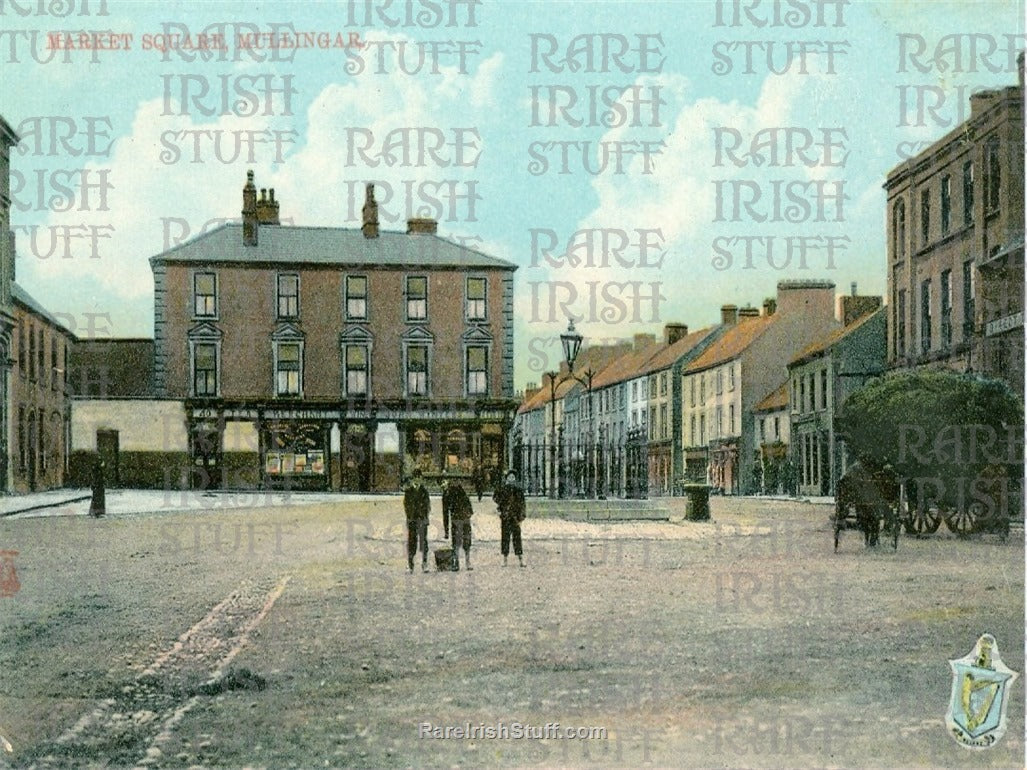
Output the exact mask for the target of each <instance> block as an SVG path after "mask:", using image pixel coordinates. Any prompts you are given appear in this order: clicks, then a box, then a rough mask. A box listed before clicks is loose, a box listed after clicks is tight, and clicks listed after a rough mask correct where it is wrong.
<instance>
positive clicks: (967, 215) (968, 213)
mask: <svg viewBox="0 0 1027 770" xmlns="http://www.w3.org/2000/svg"><path fill="white" fill-rule="evenodd" d="M973 222H974V162H973V161H972V160H968V161H965V162H964V163H963V226H964V227H969V226H970V225H972V224H973Z"/></svg>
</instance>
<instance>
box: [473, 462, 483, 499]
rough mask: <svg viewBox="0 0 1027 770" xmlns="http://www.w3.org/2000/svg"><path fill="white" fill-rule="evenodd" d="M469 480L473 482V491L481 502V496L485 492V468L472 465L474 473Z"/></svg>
mask: <svg viewBox="0 0 1027 770" xmlns="http://www.w3.org/2000/svg"><path fill="white" fill-rule="evenodd" d="M471 482H472V483H473V484H474V492H475V494H476V495H478V502H479V503H480V502H481V496H482V495H483V494H484V492H485V469H484V468H482V467H481V466H480V465H475V466H474V474H473V475H472V476H471Z"/></svg>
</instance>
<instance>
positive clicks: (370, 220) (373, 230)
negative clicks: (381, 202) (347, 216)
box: [360, 182, 378, 238]
mask: <svg viewBox="0 0 1027 770" xmlns="http://www.w3.org/2000/svg"><path fill="white" fill-rule="evenodd" d="M363 217H364V222H363V224H362V225H361V226H360V229H361V231H362V232H363V233H364V237H365V238H377V237H378V203H377V202H376V201H375V199H374V184H373V183H371V182H369V183H368V184H367V186H366V187H365V188H364V209H363Z"/></svg>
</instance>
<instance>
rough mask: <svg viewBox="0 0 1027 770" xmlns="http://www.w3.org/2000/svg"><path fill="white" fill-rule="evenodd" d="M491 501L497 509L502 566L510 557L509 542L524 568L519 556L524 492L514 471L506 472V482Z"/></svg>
mask: <svg viewBox="0 0 1027 770" xmlns="http://www.w3.org/2000/svg"><path fill="white" fill-rule="evenodd" d="M493 499H494V500H495V501H496V507H497V508H498V509H499V531H500V542H499V548H500V551H501V552H502V554H503V566H504V567H505V566H506V564H507V559H508V557H509V555H510V541H511V540H513V551H514V554H515V555H516V556H517V561H518V562H519V563H520V565H521V566H522V567H523V566H524V558H523V556H522V555H521V522H522V521H524V490H523V489H521V485H520V484H519V483H517V473H516V471H513V470H511V471H508V472H507V474H506V481H505V482H504V483H503V484H502V485H501V486H500V487H499V488H498V489H497V490H496V493H495V495H494V496H493Z"/></svg>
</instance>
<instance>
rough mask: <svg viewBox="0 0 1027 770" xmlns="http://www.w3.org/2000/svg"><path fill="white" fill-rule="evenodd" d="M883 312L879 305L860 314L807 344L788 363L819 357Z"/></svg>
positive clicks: (793, 363)
mask: <svg viewBox="0 0 1027 770" xmlns="http://www.w3.org/2000/svg"><path fill="white" fill-rule="evenodd" d="M883 313H884V307H879V308H877V310H875V311H873V312H872V313H867V314H866V315H864V316H860V317H859V318H857V319H856V320H855V321H853V322H852V323H850V324H849V325H848V326H843V327H842V328H841V329H835V330H834V331H833V332H831V333H830V334H826V335H824V336H823V337H821V338H820V339H818V340H815V341H813V342H812V343H810V344H809V345H807V346H806V347H805V348H803V349H802V350H800V351H799V352H798V353H796V354H795V356H794V357H793V358H792V360H791V361H789V362H788V365H789V366H796V365H798V364H802V363H805V362H807V361H812V360H813V359H814V358H817V357H819V356H821V355H823V354H824V353H826V352H827V351H828V350H830V349H831V348H832V347H834V346H835V345H836V344H838V342H840V341H841V340H843V339H845V338H846V337H848V336H849V335H850V334H852V333H853V332H854V331H856V330H857V329H859V328H860V327H861V326H863V325H864V324H866V323H867V322H868V321H870V319H871V318H874V317H875V316H879V315H881V314H883Z"/></svg>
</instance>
